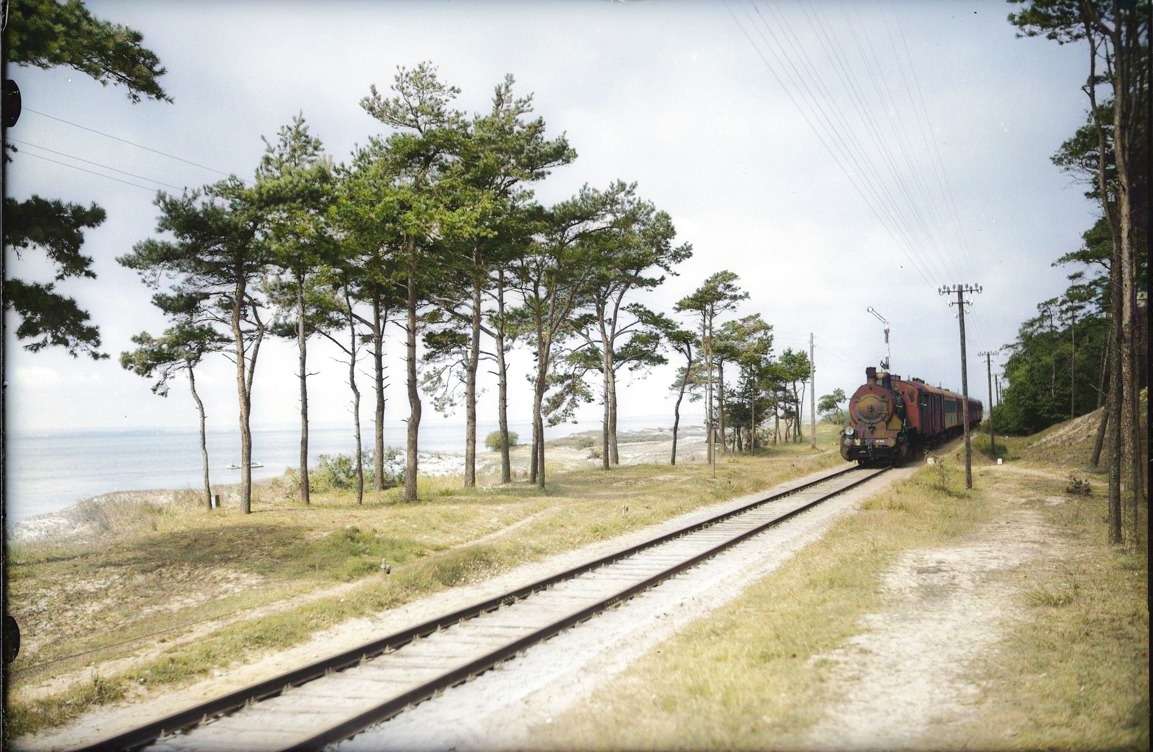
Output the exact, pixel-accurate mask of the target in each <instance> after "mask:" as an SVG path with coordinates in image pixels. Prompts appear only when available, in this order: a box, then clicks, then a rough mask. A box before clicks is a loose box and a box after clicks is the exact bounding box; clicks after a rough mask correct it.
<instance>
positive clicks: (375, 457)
mask: <svg viewBox="0 0 1153 752" xmlns="http://www.w3.org/2000/svg"><path fill="white" fill-rule="evenodd" d="M382 313H383V312H382V311H381V305H380V295H379V293H378V294H376V295H374V296H373V298H372V375H373V383H372V388H373V391H374V392H375V393H376V414H375V416H374V417H375V420H374V422H373V427H372V428H373V431H372V432H373V453H372V475H373V478H372V487H373V488H374V489H375V490H377V491H383V490H384V323H385V322H384V321H383V320H382V319H381V314H382Z"/></svg>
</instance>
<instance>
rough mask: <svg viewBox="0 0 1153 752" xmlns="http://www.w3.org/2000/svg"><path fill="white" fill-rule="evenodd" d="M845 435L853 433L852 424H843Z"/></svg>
mask: <svg viewBox="0 0 1153 752" xmlns="http://www.w3.org/2000/svg"><path fill="white" fill-rule="evenodd" d="M845 435H846V436H852V435H853V427H852V426H845Z"/></svg>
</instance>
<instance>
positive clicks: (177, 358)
mask: <svg viewBox="0 0 1153 752" xmlns="http://www.w3.org/2000/svg"><path fill="white" fill-rule="evenodd" d="M227 341H228V340H227V339H225V338H224V337H223V336H221V335H220V334H219V333H218V332H217V331H216V330H215V329H213V328H212V327H211V326H206V325H204V324H195V323H192V322H191V321H190V320H188V319H185V320H183V321H180V322H179V323H177V324H176V325H174V326H172V327H169V328H168V329H167V330H165V332H164V334H163V335H161V336H160V337H153V336H152V335H151V334H149V333H148V332H141V333H139V334H137V335H134V336H133V337H132V342H133V344H135V345H137V348H136V349H135V350H132V351H129V352H123V353H121V354H120V365H121V366H122V367H124V368H125V369H127V370H129V371H132V372H133V373H135V374H136V375H137V376H143V377H144V378H153V377H156V381H155V382H154V383H153V385H152V392H153V393H154V394H157V395H159V396H161V397H165V396H167V395H168V385H169V382H170V381H171V379H172V377H173V376H175V375H176V373H177V372H179V371H180V370H184V369H187V370H191V369H193V368H195V367H196V366H197V364H198V363H200V361H201V359H202V358H203V357H204V356H205V355H207V354H208V353H211V352H216V351H219V350H220V349H222V348H223V347H224V346H225V344H226V343H227Z"/></svg>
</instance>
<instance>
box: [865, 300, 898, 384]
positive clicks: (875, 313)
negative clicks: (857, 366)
mask: <svg viewBox="0 0 1153 752" xmlns="http://www.w3.org/2000/svg"><path fill="white" fill-rule="evenodd" d="M868 311H869V313H871V314H873V317H874V318H876V319H877V321H880V322H881V323H882V324H884V325H885V359H884V360H882V361H881V368H884V369H885V370H886V371H888V370H889V363H890V362H892V360H893V352H892V350H890V349H889V320H888V319H887V318H885V317H884V316H882V315H881V314H880V313H879V312H878V311H877V309H876V308H873V307H872V306H869V308H868Z"/></svg>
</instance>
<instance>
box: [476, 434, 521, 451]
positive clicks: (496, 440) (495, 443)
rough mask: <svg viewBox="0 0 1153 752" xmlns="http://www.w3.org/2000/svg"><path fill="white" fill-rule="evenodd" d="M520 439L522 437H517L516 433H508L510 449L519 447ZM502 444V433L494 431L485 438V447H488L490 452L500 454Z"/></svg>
mask: <svg viewBox="0 0 1153 752" xmlns="http://www.w3.org/2000/svg"><path fill="white" fill-rule="evenodd" d="M519 438H520V437H519V436H517V434H516V431H509V432H508V445H509V447H514V446H516V445H517V439H519ZM500 443H501V442H500V431H493V432H492V433H490V434H489V435H488V436H485V437H484V445H485V446H486V447H488V448H489V450H490V451H493V452H499V451H500Z"/></svg>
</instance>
